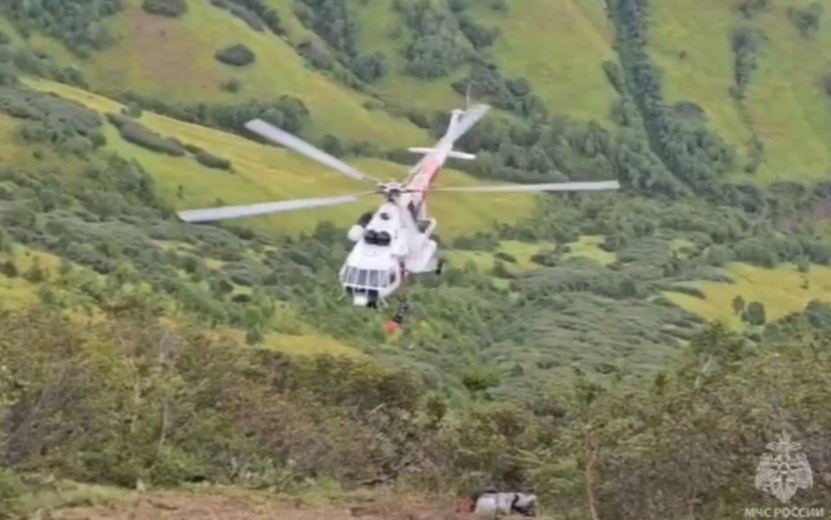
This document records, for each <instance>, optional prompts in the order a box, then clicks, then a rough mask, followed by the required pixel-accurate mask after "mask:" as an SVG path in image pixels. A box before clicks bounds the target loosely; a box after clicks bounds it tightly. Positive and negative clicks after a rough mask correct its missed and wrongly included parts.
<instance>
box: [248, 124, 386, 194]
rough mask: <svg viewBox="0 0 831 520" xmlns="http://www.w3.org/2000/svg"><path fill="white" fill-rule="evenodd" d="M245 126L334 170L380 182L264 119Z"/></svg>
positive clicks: (353, 176) (361, 178)
mask: <svg viewBox="0 0 831 520" xmlns="http://www.w3.org/2000/svg"><path fill="white" fill-rule="evenodd" d="M245 128H247V129H248V130H250V131H252V132H254V133H255V134H257V135H259V136H261V137H264V138H265V139H268V140H269V141H272V142H274V143H277V144H280V145H283V146H285V147H286V148H289V149H291V150H294V151H295V152H297V153H299V154H301V155H305V156H306V157H308V158H309V159H312V160H313V161H317V162H319V163H320V164H323V165H325V166H328V167H329V168H332V169H333V170H336V171H338V172H340V173H342V174H344V175H347V176H349V177H352V178H353V179H357V180H359V181H361V180H365V181H372V182H375V183H378V182H379V181H378V180H377V179H375V178H374V177H371V176H369V175H367V174H365V173H364V172H362V171H360V170H358V169H356V168H353V167H352V166H349V165H348V164H346V163H345V162H343V161H341V160H340V159H338V158H336V157H334V156H332V155H329V154H328V153H326V152H324V151H323V150H320V149H318V148H315V147H314V146H312V145H311V144H309V143H307V142H306V141H304V140H302V139H300V138H299V137H297V136H295V135H292V134H290V133H288V132H286V131H285V130H281V129H279V128H277V127H276V126H274V125H272V124H270V123H267V122H265V121H263V120H262V119H254V120H252V121H249V122H247V123H245Z"/></svg>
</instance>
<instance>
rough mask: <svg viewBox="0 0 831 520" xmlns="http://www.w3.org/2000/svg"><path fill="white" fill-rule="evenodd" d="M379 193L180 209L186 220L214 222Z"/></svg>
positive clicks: (337, 203) (316, 206)
mask: <svg viewBox="0 0 831 520" xmlns="http://www.w3.org/2000/svg"><path fill="white" fill-rule="evenodd" d="M374 193H377V192H375V191H368V192H365V193H356V194H354V195H342V196H339V197H326V198H320V199H294V200H282V201H279V202H265V203H262V204H248V205H244V206H222V207H218V208H205V209H191V210H187V211H180V212H179V218H181V219H182V220H184V221H185V222H212V221H215V220H224V219H232V218H240V217H253V216H255V215H267V214H270V213H281V212H284V211H298V210H301V209H311V208H322V207H326V206H338V205H341V204H349V203H351V202H357V201H358V200H359V199H360V198H361V197H363V196H365V195H370V194H374Z"/></svg>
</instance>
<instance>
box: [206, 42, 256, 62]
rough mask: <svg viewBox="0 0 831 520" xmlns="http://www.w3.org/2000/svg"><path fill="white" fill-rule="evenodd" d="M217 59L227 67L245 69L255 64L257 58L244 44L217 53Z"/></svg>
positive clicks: (231, 46) (225, 48)
mask: <svg viewBox="0 0 831 520" xmlns="http://www.w3.org/2000/svg"><path fill="white" fill-rule="evenodd" d="M215 57H216V59H217V60H219V61H221V62H222V63H225V64H227V65H233V66H235V67H245V66H246V65H250V64H252V63H254V60H255V59H256V56H255V55H254V51H252V50H251V49H249V48H248V47H246V46H245V45H244V44H242V43H237V44H235V45H230V46H228V47H224V48H222V49H219V50H218V51H216V54H215Z"/></svg>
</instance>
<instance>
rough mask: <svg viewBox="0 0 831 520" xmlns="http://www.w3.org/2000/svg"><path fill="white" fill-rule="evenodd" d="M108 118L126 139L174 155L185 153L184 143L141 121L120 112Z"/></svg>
mask: <svg viewBox="0 0 831 520" xmlns="http://www.w3.org/2000/svg"><path fill="white" fill-rule="evenodd" d="M107 119H108V120H109V121H110V123H112V124H113V126H115V127H116V128H118V133H119V134H120V135H121V137H122V138H123V139H124V140H125V141H129V142H131V143H133V144H136V145H138V146H141V147H143V148H147V149H148V150H152V151H154V152H159V153H164V154H167V155H172V156H174V157H180V156H183V155H185V148H184V146H183V145H182V143H180V142H179V141H177V140H176V139H174V138H172V137H162V136H161V135H159V134H157V133H156V132H153V131H152V130H149V129H148V128H147V127H145V126H144V125H142V124H141V123H139V122H137V121H135V120H133V119H130V118H127V117H124V116H122V115H120V114H107Z"/></svg>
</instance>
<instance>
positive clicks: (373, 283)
mask: <svg viewBox="0 0 831 520" xmlns="http://www.w3.org/2000/svg"><path fill="white" fill-rule="evenodd" d="M378 274H379V273H378V271H370V272H369V286H370V287H380V285H379V283H380V280H378Z"/></svg>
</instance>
